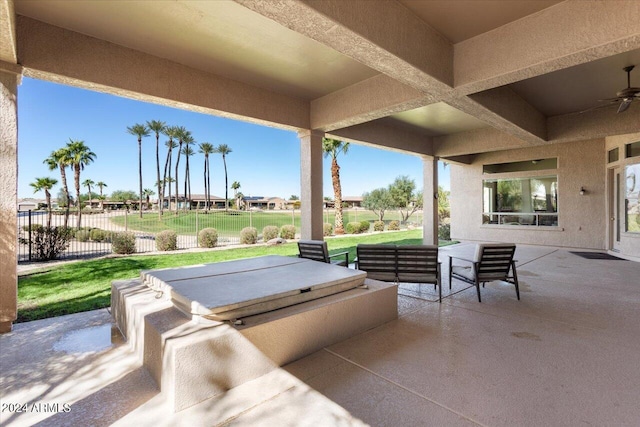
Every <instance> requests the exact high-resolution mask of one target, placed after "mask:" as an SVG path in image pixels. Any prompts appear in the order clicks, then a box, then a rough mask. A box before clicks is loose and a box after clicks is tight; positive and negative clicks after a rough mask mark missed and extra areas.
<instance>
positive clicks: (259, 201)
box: [242, 196, 288, 210]
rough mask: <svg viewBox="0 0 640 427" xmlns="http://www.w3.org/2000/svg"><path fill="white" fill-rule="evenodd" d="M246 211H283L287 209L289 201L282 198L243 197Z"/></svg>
mask: <svg viewBox="0 0 640 427" xmlns="http://www.w3.org/2000/svg"><path fill="white" fill-rule="evenodd" d="M242 202H243V204H244V206H245V209H247V210H251V209H262V210H283V209H287V204H288V202H287V200H285V199H283V198H281V197H263V196H251V197H243V198H242Z"/></svg>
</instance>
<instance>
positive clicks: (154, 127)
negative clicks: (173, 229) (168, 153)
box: [147, 120, 167, 220]
mask: <svg viewBox="0 0 640 427" xmlns="http://www.w3.org/2000/svg"><path fill="white" fill-rule="evenodd" d="M166 126H167V125H166V123H165V122H161V121H159V120H151V121H147V127H148V128H149V130H150V131H151V132H153V133H155V134H156V173H157V183H158V194H159V195H160V194H162V193H161V192H162V188H161V187H160V186H161V185H162V184H161V181H160V133H161V132H164V128H165V127H166ZM161 218H162V203H161V201H160V200H158V220H159V219H161Z"/></svg>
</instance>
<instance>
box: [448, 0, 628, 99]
mask: <svg viewBox="0 0 640 427" xmlns="http://www.w3.org/2000/svg"><path fill="white" fill-rule="evenodd" d="M639 17H640V1H638V0H619V1H594V0H567V1H564V2H562V3H558V4H556V5H554V6H551V7H549V8H547V9H543V10H541V11H540V12H538V13H535V14H533V15H529V16H526V17H524V18H522V19H519V20H517V21H514V22H511V23H509V24H507V25H504V26H502V27H499V28H496V29H495V30H493V31H489V32H487V33H484V34H480V35H478V36H476V37H473V38H471V39H468V40H465V41H462V42H460V43H457V44H456V45H455V46H454V76H455V77H454V81H455V87H456V92H457V93H458V94H459V95H466V94H471V93H477V92H480V91H484V90H487V89H492V88H495V87H499V86H504V85H507V84H510V83H514V82H517V81H520V80H524V79H528V78H531V77H535V76H539V75H542V74H546V73H550V72H552V71H556V70H560V69H563V68H568V67H571V66H574V65H579V64H583V63H586V62H590V61H593V60H595V59H599V58H605V57H608V56H612V55H616V54H619V53H623V52H628V51H630V50H634V49H638V48H640V18H639Z"/></svg>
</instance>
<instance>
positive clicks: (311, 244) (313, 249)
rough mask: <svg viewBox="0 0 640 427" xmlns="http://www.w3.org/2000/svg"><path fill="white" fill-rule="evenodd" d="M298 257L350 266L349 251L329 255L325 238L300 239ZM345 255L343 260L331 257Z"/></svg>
mask: <svg viewBox="0 0 640 427" xmlns="http://www.w3.org/2000/svg"><path fill="white" fill-rule="evenodd" d="M298 252H299V254H298V257H299V258H306V259H312V260H314V261H320V262H326V263H327V264H334V265H340V266H343V267H349V252H348V251H347V252H339V253H337V254H333V255H329V250H328V249H327V242H325V241H323V240H300V241H299V242H298ZM335 257H344V259H343V260H333V259H331V258H335Z"/></svg>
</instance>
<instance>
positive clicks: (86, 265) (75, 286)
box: [17, 230, 448, 322]
mask: <svg viewBox="0 0 640 427" xmlns="http://www.w3.org/2000/svg"><path fill="white" fill-rule="evenodd" d="M327 242H328V245H329V251H330V252H331V253H335V252H341V251H345V250H348V251H349V252H350V254H349V259H351V260H352V259H354V258H355V248H356V245H357V244H358V243H386V242H392V243H396V244H404V245H408V244H420V243H421V242H422V230H410V231H400V232H389V233H379V234H371V235H363V236H353V237H351V236H349V237H341V238H335V239H328V240H327ZM447 243H448V242H447ZM445 244H446V243H445ZM297 253H298V247H297V245H296V243H295V242H291V243H287V244H285V245H282V246H269V247H267V246H255V247H249V248H235V249H226V250H212V251H206V252H190V253H189V252H187V253H179V252H178V253H171V254H167V255H155V256H141V255H138V256H126V257H117V258H104V259H98V260H89V261H80V262H71V263H68V264H65V265H60V266H57V267H52V268H48V269H43V270H41V271H37V272H33V273H30V274H28V275H23V276H21V277H19V279H18V320H17V321H18V322H27V321H30V320H36V319H44V318H48V317H54V316H61V315H64V314H71V313H78V312H81V311H87V310H95V309H97V308H103V307H108V306H109V304H110V296H111V287H110V286H111V281H112V280H117V279H128V278H134V277H138V276H139V275H140V270H150V269H156V268H168V267H179V266H184V265H193V264H203V263H212V262H219V261H228V260H232V259H238V258H251V257H257V256H263V255H284V256H296V255H297Z"/></svg>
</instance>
